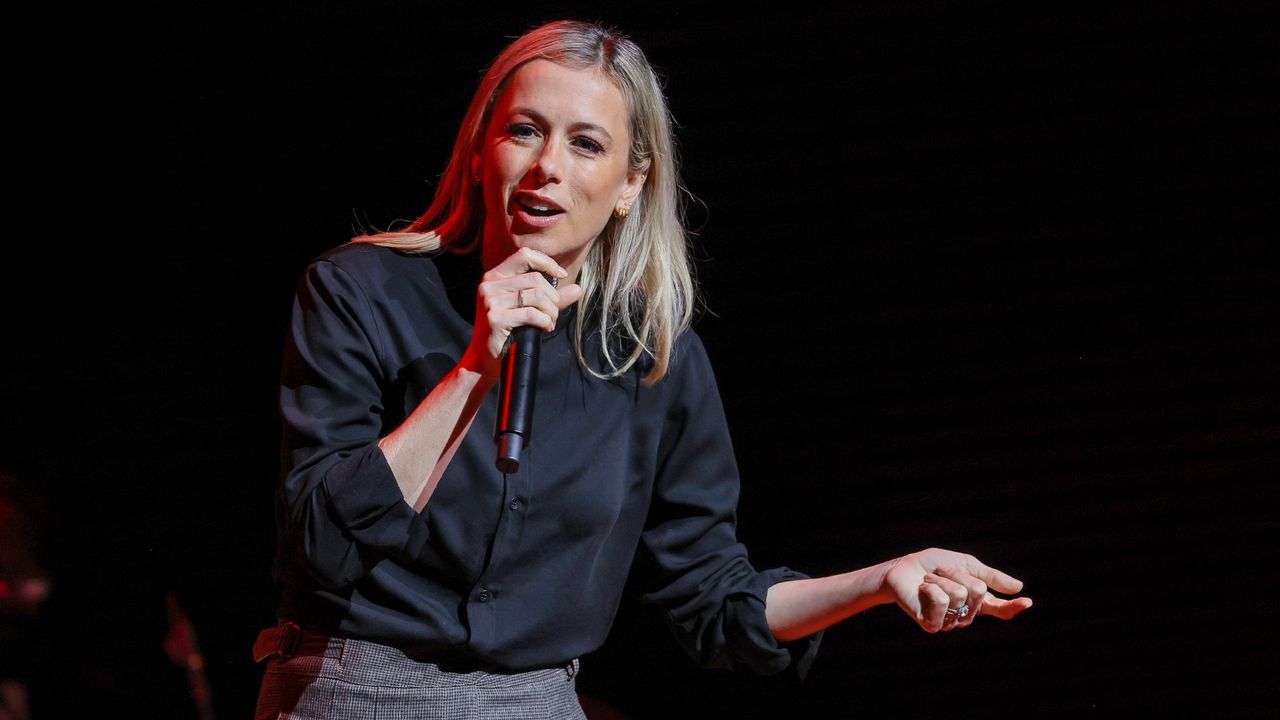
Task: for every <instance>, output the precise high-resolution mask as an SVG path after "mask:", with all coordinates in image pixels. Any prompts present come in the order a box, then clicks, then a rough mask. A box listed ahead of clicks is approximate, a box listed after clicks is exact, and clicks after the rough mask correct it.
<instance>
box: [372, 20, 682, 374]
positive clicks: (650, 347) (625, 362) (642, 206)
mask: <svg viewBox="0 0 1280 720" xmlns="http://www.w3.org/2000/svg"><path fill="white" fill-rule="evenodd" d="M538 59H543V60H550V61H551V62H554V63H557V64H559V65H562V66H565V67H569V68H573V69H585V68H593V69H596V70H599V71H600V72H601V73H602V74H604V76H605V77H608V78H609V79H611V80H612V81H613V82H614V83H615V84H616V85H617V86H618V88H619V90H621V92H622V96H623V98H624V99H625V100H626V103H627V107H628V110H629V118H630V124H631V150H630V170H631V171H632V172H636V173H643V174H645V175H646V179H645V182H644V185H643V187H642V188H641V191H640V194H639V195H638V196H637V198H636V200H635V202H634V203H632V205H631V211H630V213H628V214H627V215H626V217H623V218H618V217H611V218H610V219H609V221H608V223H607V224H606V225H605V227H604V230H603V231H601V233H600V236H599V237H598V238H597V240H596V241H595V243H593V244H592V247H591V250H590V251H589V253H588V255H587V258H586V261H585V262H584V263H583V265H582V271H581V275H580V276H579V279H578V282H579V283H580V284H581V285H582V288H583V290H584V294H583V298H582V300H581V301H580V305H581V306H582V307H583V308H588V309H591V310H593V311H594V312H592V313H587V312H582V313H581V314H580V317H581V321H580V322H578V323H576V324H575V326H576V332H575V335H574V347H575V350H576V352H577V355H578V361H579V362H580V363H581V364H582V366H583V367H584V368H585V369H586V370H587V371H588V372H590V373H591V374H593V375H595V376H596V377H600V378H613V377H618V376H620V375H622V374H624V373H626V372H627V371H629V370H630V369H631V368H632V367H633V366H635V365H636V363H637V362H640V361H641V360H642V359H643V358H644V357H646V356H648V357H649V358H652V360H653V364H652V367H651V368H650V369H649V372H648V374H647V375H645V377H644V381H645V382H646V383H653V382H656V381H658V380H660V379H661V378H662V377H663V376H664V375H666V373H667V370H668V368H669V366H670V363H671V355H672V351H673V349H674V347H675V342H676V338H678V337H679V336H680V334H681V333H683V332H684V331H685V330H687V329H688V328H689V323H690V321H691V319H692V315H693V303H694V293H695V288H694V281H693V272H692V268H691V267H690V264H689V258H688V251H687V241H686V237H685V230H684V225H683V223H682V222H681V212H682V208H681V205H680V195H679V192H680V188H679V178H678V177H677V174H676V173H677V170H676V167H677V162H676V156H675V143H674V140H673V137H672V133H671V119H670V114H669V112H668V110H667V104H666V100H665V98H664V97H663V94H662V87H661V86H660V84H659V82H658V78H657V76H656V75H655V74H654V71H653V68H652V67H651V66H650V65H649V61H648V60H646V59H645V56H644V53H643V52H641V50H640V48H639V47H638V46H637V45H636V44H635V43H634V42H632V41H631V40H629V39H627V38H626V37H623V36H621V35H619V34H617V33H615V32H613V31H610V30H608V29H605V28H603V27H601V26H599V25H596V24H593V23H585V22H578V21H572V20H562V21H558V22H552V23H548V24H546V25H543V26H541V27H538V28H535V29H534V30H531V31H530V32H528V33H526V34H525V35H523V36H521V37H520V38H518V39H516V40H515V41H514V42H512V43H511V44H510V45H508V46H507V48H506V49H505V50H503V51H502V52H501V53H500V54H499V55H498V57H497V58H496V59H495V60H494V61H493V64H492V65H490V66H489V69H488V70H487V71H486V72H485V74H484V77H483V79H481V81H480V86H479V87H478V88H477V89H476V93H475V96H474V97H472V99H471V104H470V106H468V108H467V114H466V116H465V117H464V118H463V121H462V127H460V128H459V129H458V137H457V139H456V140H455V141H454V144H453V155H452V157H450V158H449V164H448V166H447V167H446V168H445V171H444V175H443V176H442V177H441V179H440V185H439V187H438V188H437V189H436V196H435V199H434V200H433V201H432V203H431V206H430V207H429V208H427V211H426V212H424V213H423V214H422V216H421V217H419V218H418V219H417V220H415V221H413V222H412V223H410V224H409V225H408V226H407V227H406V228H405V229H404V230H402V231H399V232H385V233H379V234H375V235H362V236H359V237H356V238H353V240H352V242H363V243H373V244H376V245H382V246H385V247H389V248H394V249H396V250H401V251H405V252H415V253H426V252H436V251H443V250H448V251H450V252H454V253H464V252H469V251H471V250H474V249H475V246H476V243H477V241H478V239H479V236H480V231H481V228H482V227H483V224H484V201H483V199H482V197H481V192H480V189H479V187H478V186H477V185H476V184H475V183H472V182H471V181H470V174H471V158H472V156H473V155H474V154H475V153H476V151H477V150H478V148H479V147H480V143H481V142H482V141H483V138H484V134H485V130H486V128H487V126H488V124H489V119H490V115H491V113H492V111H493V106H494V103H495V102H496V101H497V98H498V96H499V95H500V94H501V93H502V90H503V89H504V88H505V86H506V84H507V82H508V81H509V80H510V79H511V77H512V76H513V75H514V74H515V72H516V71H517V70H518V69H520V67H522V66H523V65H524V64H525V63H528V62H530V61H532V60H538ZM589 316H592V317H593V318H594V322H596V323H598V329H599V334H600V343H601V350H602V351H603V357H604V360H605V363H606V364H607V365H608V367H607V368H604V369H602V370H603V371H598V370H596V369H595V368H593V367H592V366H591V364H590V363H588V362H587V360H586V356H585V355H584V354H583V348H582V344H583V338H584V337H585V329H584V326H585V325H586V324H587V319H588V317H589ZM616 341H621V343H620V344H618V345H614V346H612V347H611V342H616Z"/></svg>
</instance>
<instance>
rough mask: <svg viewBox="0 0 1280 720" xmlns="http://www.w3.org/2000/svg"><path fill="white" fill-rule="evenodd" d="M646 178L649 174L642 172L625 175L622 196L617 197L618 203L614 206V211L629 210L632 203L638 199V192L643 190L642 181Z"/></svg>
mask: <svg viewBox="0 0 1280 720" xmlns="http://www.w3.org/2000/svg"><path fill="white" fill-rule="evenodd" d="M648 177H649V174H648V173H644V172H631V173H627V181H626V184H624V185H623V186H622V194H621V195H619V196H618V203H617V205H615V206H614V209H615V210H621V209H622V208H628V209H629V208H630V207H631V205H632V203H634V202H635V201H636V198H638V197H640V191H641V190H643V189H644V181H645V180H646V179H648Z"/></svg>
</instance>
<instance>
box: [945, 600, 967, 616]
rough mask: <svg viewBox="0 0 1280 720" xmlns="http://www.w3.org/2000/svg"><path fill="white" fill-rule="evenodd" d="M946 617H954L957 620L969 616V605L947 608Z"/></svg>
mask: <svg viewBox="0 0 1280 720" xmlns="http://www.w3.org/2000/svg"><path fill="white" fill-rule="evenodd" d="M947 614H948V615H955V616H956V618H957V619H959V618H962V617H966V616H967V615H968V614H969V603H965V604H964V605H961V606H960V607H958V608H951V607H949V608H947Z"/></svg>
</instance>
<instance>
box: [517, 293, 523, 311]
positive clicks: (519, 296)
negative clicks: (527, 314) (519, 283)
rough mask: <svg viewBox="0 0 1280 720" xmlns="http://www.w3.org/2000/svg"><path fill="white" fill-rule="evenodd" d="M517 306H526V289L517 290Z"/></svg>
mask: <svg viewBox="0 0 1280 720" xmlns="http://www.w3.org/2000/svg"><path fill="white" fill-rule="evenodd" d="M516 307H518V308H522V307H524V290H517V291H516Z"/></svg>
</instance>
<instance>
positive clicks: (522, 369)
mask: <svg viewBox="0 0 1280 720" xmlns="http://www.w3.org/2000/svg"><path fill="white" fill-rule="evenodd" d="M541 351H542V331H541V330H540V329H538V328H536V327H533V326H532V325H521V326H519V327H516V328H513V329H512V330H511V338H510V342H509V344H508V345H507V354H506V355H505V356H504V357H503V360H502V374H501V377H500V379H499V385H498V417H497V427H496V428H495V429H494V440H495V441H497V443H498V457H497V461H496V465H497V467H498V470H500V471H501V472H503V473H508V474H509V473H513V472H515V471H516V470H519V469H520V453H521V451H522V450H524V448H526V447H528V446H529V445H530V444H532V440H533V401H534V397H535V395H536V394H537V390H538V359H539V356H540V355H541Z"/></svg>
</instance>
